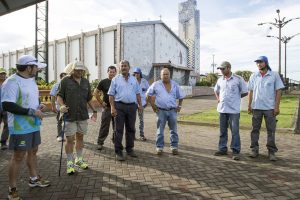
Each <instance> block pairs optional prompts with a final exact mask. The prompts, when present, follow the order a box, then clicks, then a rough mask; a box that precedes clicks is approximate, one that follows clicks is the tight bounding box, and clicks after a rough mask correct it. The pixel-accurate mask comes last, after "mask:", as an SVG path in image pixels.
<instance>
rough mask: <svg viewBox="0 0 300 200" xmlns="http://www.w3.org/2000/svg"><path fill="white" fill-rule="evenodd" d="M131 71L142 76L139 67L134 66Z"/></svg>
mask: <svg viewBox="0 0 300 200" xmlns="http://www.w3.org/2000/svg"><path fill="white" fill-rule="evenodd" d="M133 73H134V74H140V75H141V77H142V75H143V74H142V70H141V68H139V67H136V68H134V70H133Z"/></svg>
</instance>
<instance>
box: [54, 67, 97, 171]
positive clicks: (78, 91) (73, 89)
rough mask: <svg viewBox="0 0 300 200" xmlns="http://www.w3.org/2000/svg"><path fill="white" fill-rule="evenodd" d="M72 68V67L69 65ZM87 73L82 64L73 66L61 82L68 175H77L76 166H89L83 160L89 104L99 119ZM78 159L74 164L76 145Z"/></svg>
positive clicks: (61, 110)
mask: <svg viewBox="0 0 300 200" xmlns="http://www.w3.org/2000/svg"><path fill="white" fill-rule="evenodd" d="M68 66H70V65H68ZM85 71H86V68H85V66H84V65H83V64H82V63H81V62H74V63H72V64H71V72H70V73H69V76H66V77H65V78H63V79H62V80H61V82H60V86H59V90H58V93H57V102H58V104H59V105H60V112H61V113H62V114H64V115H65V116H64V117H65V132H64V133H65V135H66V138H67V142H66V146H65V150H66V154H67V174H69V175H70V174H73V173H75V168H74V165H76V166H78V167H80V168H81V169H87V168H88V164H87V163H86V162H85V161H84V160H83V154H82V150H83V136H84V135H85V134H86V133H87V126H88V122H87V120H88V119H89V113H88V108H87V104H88V105H89V106H90V108H91V109H92V110H93V116H92V118H95V119H97V111H96V110H95V108H94V106H93V105H92V103H91V101H92V97H93V96H92V93H91V86H90V83H89V81H88V80H87V79H86V78H84V77H83V75H84V73H85ZM75 142H76V144H75V149H76V158H75V162H74V158H73V150H74V143H75Z"/></svg>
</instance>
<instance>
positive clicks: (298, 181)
mask: <svg viewBox="0 0 300 200" xmlns="http://www.w3.org/2000/svg"><path fill="white" fill-rule="evenodd" d="M215 103H216V101H215V100H214V99H213V98H211V97H205V98H203V97H202V98H199V99H188V100H186V101H185V102H184V109H183V110H182V114H186V113H192V112H195V111H199V110H204V109H208V108H212V107H215ZM145 120H146V122H147V123H146V129H145V130H146V133H145V135H146V137H147V138H148V140H147V141H146V142H141V141H136V143H135V150H136V152H137V153H138V156H139V157H138V158H131V157H129V158H127V160H126V161H125V162H118V161H116V160H115V157H114V151H113V146H112V143H111V141H110V140H109V138H110V136H109V138H108V139H107V141H106V143H105V148H104V149H103V150H102V151H98V150H96V137H97V134H98V130H99V122H98V123H93V122H91V123H90V127H89V132H88V136H87V137H86V138H85V151H84V157H85V159H86V160H87V161H88V164H89V166H90V168H89V169H88V170H86V171H80V172H79V173H78V174H76V175H74V176H68V175H66V174H65V169H66V167H65V162H66V161H65V155H64V157H63V163H64V165H63V168H62V170H63V174H62V176H61V177H58V166H59V155H60V143H58V142H56V140H55V136H56V135H55V132H56V126H55V118H54V117H47V118H46V119H45V120H43V126H42V140H43V141H42V145H41V146H40V151H39V154H38V155H39V158H38V163H39V168H40V174H41V175H43V176H44V177H45V178H47V179H49V180H51V182H52V185H51V186H50V187H48V188H29V187H28V185H27V179H28V171H27V168H26V165H25V164H24V166H23V171H22V172H21V174H20V179H19V181H18V189H19V191H20V194H22V197H24V199H36V200H37V199H53V200H54V199H222V200H225V199H232V200H238V199H270V200H271V199H272V200H273V199H277V200H281V199H282V200H283V199H300V170H299V169H300V148H299V146H300V135H294V134H285V133H278V134H277V143H278V148H279V152H278V154H277V155H278V158H279V160H278V161H277V162H270V161H268V160H267V156H266V155H267V151H266V148H265V143H266V134H265V133H264V132H263V133H262V135H261V140H260V145H261V155H260V157H259V158H258V159H255V160H253V159H251V158H248V150H249V131H244V130H243V131H242V132H241V140H242V152H241V160H240V161H233V160H232V159H231V156H230V155H228V156H226V157H215V156H213V153H214V152H215V150H216V147H217V141H218V129H216V128H213V127H201V126H187V125H179V135H180V147H179V148H180V155H178V156H173V155H171V153H170V151H169V148H165V153H164V154H163V155H162V156H160V157H159V156H157V155H155V147H154V140H155V116H154V114H153V113H152V112H151V110H150V109H149V108H148V109H147V110H146V113H145ZM168 138H169V137H168V133H167V134H166V137H165V141H166V144H167V145H166V146H167V147H168V145H169V141H168V140H169V139H168ZM10 155H11V153H10V152H9V151H0V199H5V198H6V195H7V163H8V159H9V157H10Z"/></svg>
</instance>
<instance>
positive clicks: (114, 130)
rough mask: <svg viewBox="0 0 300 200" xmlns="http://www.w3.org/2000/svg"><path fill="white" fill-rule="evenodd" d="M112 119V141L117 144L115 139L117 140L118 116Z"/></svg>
mask: <svg viewBox="0 0 300 200" xmlns="http://www.w3.org/2000/svg"><path fill="white" fill-rule="evenodd" d="M112 121H113V138H112V141H113V143H114V144H115V140H116V131H117V127H116V117H112Z"/></svg>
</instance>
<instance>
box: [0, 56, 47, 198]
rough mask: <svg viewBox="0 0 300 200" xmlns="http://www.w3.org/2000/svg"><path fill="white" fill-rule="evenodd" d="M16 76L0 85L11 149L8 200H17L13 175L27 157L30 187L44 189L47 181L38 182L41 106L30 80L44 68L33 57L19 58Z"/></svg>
mask: <svg viewBox="0 0 300 200" xmlns="http://www.w3.org/2000/svg"><path fill="white" fill-rule="evenodd" d="M16 67H17V73H16V74H13V75H11V76H10V77H9V78H7V79H6V81H5V82H4V83H3V86H2V91H1V102H2V106H3V110H5V111H7V112H8V129H9V134H10V138H9V149H10V150H13V154H12V158H11V160H10V163H9V169H8V179H9V195H8V199H20V197H19V196H18V193H17V189H16V184H17V174H18V172H19V170H20V167H21V164H22V161H23V159H24V157H25V155H26V154H27V161H26V163H27V166H28V169H29V174H30V179H29V183H28V184H29V186H30V187H47V186H49V185H50V182H49V181H47V180H44V179H42V177H41V176H39V175H38V172H37V155H36V154H37V151H38V145H39V144H41V136H40V124H41V120H42V119H43V113H42V111H44V109H45V108H46V107H45V105H42V104H39V91H38V87H37V85H36V82H35V79H34V77H35V76H36V73H37V72H38V71H39V70H41V69H42V68H45V67H46V65H45V64H43V63H40V62H39V61H38V60H37V59H36V58H35V57H33V56H30V55H23V56H21V57H20V58H19V60H18V63H17V64H16Z"/></svg>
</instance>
